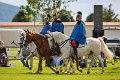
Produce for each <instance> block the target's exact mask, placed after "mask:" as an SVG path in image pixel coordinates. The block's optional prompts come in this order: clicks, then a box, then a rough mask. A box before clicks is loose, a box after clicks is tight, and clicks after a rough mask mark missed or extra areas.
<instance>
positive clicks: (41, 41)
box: [23, 30, 61, 74]
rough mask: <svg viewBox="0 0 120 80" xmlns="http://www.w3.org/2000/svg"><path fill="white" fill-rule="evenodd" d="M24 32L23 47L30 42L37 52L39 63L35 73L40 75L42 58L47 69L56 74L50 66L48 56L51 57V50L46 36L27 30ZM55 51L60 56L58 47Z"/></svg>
mask: <svg viewBox="0 0 120 80" xmlns="http://www.w3.org/2000/svg"><path fill="white" fill-rule="evenodd" d="M24 31H25V35H26V36H25V39H24V42H23V44H24V47H27V45H28V44H29V43H31V42H32V41H33V42H34V43H35V45H36V46H37V51H38V54H39V63H38V70H37V72H35V73H37V74H39V73H41V71H42V60H43V57H45V58H46V60H47V65H48V67H49V68H50V69H52V70H53V71H54V72H56V71H55V69H53V68H52V67H51V66H50V56H52V50H51V48H50V46H49V43H48V36H45V35H41V34H37V33H35V32H31V31H29V30H27V31H26V30H24ZM56 51H57V53H58V54H61V53H60V49H59V47H57V48H56Z"/></svg>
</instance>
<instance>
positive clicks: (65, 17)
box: [58, 9, 74, 22]
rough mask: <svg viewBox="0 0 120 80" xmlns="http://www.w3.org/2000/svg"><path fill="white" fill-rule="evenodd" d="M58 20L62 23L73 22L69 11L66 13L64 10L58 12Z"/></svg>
mask: <svg viewBox="0 0 120 80" xmlns="http://www.w3.org/2000/svg"><path fill="white" fill-rule="evenodd" d="M58 13H59V18H60V20H61V21H63V22H73V21H74V19H73V17H72V16H71V11H67V10H65V9H62V10H60V11H59V12H58Z"/></svg>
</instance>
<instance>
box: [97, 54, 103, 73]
mask: <svg viewBox="0 0 120 80" xmlns="http://www.w3.org/2000/svg"><path fill="white" fill-rule="evenodd" d="M97 58H98V60H99V61H100V64H101V66H102V72H101V74H103V73H104V65H103V60H102V58H101V56H100V55H98V56H97Z"/></svg>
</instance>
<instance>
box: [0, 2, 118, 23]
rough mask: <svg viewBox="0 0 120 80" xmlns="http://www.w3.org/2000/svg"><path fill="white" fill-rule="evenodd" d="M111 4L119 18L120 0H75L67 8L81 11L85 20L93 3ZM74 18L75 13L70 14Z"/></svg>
mask: <svg viewBox="0 0 120 80" xmlns="http://www.w3.org/2000/svg"><path fill="white" fill-rule="evenodd" d="M0 2H4V3H8V4H12V5H15V6H21V5H26V4H27V0H0ZM110 3H111V4H112V9H113V10H114V12H115V13H116V14H119V17H118V18H119V19H120V0H77V2H72V3H69V7H67V10H71V11H72V12H73V13H76V12H77V11H81V12H82V13H83V18H82V19H83V20H84V21H85V20H86V17H87V16H88V15H89V14H90V13H92V12H93V10H94V5H103V7H107V8H108V5H109V4H110ZM72 15H73V16H74V19H75V14H72Z"/></svg>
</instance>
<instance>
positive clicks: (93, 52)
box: [49, 32, 114, 74]
mask: <svg viewBox="0 0 120 80" xmlns="http://www.w3.org/2000/svg"><path fill="white" fill-rule="evenodd" d="M49 34H50V35H52V37H53V39H54V40H55V42H56V43H57V44H61V43H64V42H65V41H67V42H66V44H61V45H59V46H60V47H61V48H60V50H61V53H62V56H61V57H60V58H59V59H58V60H57V63H56V72H58V73H59V71H58V67H59V62H60V61H61V60H63V59H67V58H69V57H70V56H71V55H73V52H74V51H73V48H72V47H71V44H70V40H69V37H68V36H67V35H65V34H62V33H60V32H52V33H51V32H49ZM86 40H87V44H86V45H85V46H83V45H80V46H79V47H78V48H77V51H78V52H77V55H78V57H82V56H86V55H88V56H89V57H91V62H90V65H89V67H88V69H87V74H89V73H90V68H91V67H92V64H93V62H94V56H95V57H97V58H98V60H99V61H100V63H101V65H102V72H101V73H102V74H103V73H104V65H103V61H102V58H101V56H100V52H103V53H104V54H105V55H106V56H107V58H108V59H109V60H110V61H112V59H113V57H114V54H113V53H112V52H111V51H110V50H109V49H108V47H107V45H106V44H105V43H104V41H103V39H102V38H101V37H99V38H92V37H91V38H87V39H86ZM76 64H77V62H76ZM76 66H77V70H79V71H80V72H82V71H81V70H80V69H78V64H77V65H76Z"/></svg>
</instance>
